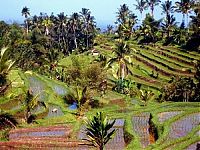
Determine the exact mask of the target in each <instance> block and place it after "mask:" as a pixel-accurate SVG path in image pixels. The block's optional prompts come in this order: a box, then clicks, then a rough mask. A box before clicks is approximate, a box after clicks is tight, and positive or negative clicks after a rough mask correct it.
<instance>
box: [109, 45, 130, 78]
mask: <svg viewBox="0 0 200 150" xmlns="http://www.w3.org/2000/svg"><path fill="white" fill-rule="evenodd" d="M113 53H115V55H116V56H115V57H114V58H111V59H110V60H109V61H108V67H110V66H111V65H112V64H113V63H114V62H117V63H118V65H119V69H118V71H117V74H118V77H119V78H120V79H122V81H123V79H124V78H125V75H127V74H128V73H131V71H130V69H129V67H128V65H132V63H131V61H130V57H129V56H128V54H130V48H129V45H127V43H126V42H124V41H120V42H119V43H118V44H117V48H116V49H114V51H113Z"/></svg>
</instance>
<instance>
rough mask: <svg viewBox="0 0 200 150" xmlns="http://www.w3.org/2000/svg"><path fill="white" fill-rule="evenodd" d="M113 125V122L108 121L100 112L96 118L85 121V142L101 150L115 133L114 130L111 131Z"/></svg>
mask: <svg viewBox="0 0 200 150" xmlns="http://www.w3.org/2000/svg"><path fill="white" fill-rule="evenodd" d="M114 124H115V120H114V121H108V120H107V117H104V115H103V114H102V112H99V113H97V114H96V116H94V117H93V118H91V119H90V120H87V121H86V129H85V132H86V135H87V137H88V139H85V140H87V141H88V142H90V143H91V145H93V146H95V147H98V149H99V150H103V148H104V147H105V145H106V143H108V141H109V140H110V139H112V136H113V135H114V133H115V131H116V129H112V127H113V125H114ZM111 129H112V130H111Z"/></svg>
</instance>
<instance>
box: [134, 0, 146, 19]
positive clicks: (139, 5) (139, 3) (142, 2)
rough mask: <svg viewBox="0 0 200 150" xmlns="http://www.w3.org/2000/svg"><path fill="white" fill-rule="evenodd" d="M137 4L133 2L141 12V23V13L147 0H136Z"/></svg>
mask: <svg viewBox="0 0 200 150" xmlns="http://www.w3.org/2000/svg"><path fill="white" fill-rule="evenodd" d="M136 2H137V4H133V5H134V6H135V7H136V9H137V10H139V11H140V14H141V23H142V13H143V11H144V10H146V9H147V2H146V1H145V0H136Z"/></svg>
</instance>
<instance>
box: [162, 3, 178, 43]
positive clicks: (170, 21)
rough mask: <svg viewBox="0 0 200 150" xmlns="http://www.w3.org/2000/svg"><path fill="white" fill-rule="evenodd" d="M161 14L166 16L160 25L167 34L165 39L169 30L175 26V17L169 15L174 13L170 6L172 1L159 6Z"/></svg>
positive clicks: (172, 7)
mask: <svg viewBox="0 0 200 150" xmlns="http://www.w3.org/2000/svg"><path fill="white" fill-rule="evenodd" d="M161 8H162V13H164V14H166V18H165V22H164V23H163V24H162V26H163V29H164V30H165V31H166V32H167V39H168V38H169V36H170V28H171V27H172V26H173V25H175V17H174V16H173V15H171V13H173V11H174V8H175V7H174V6H172V1H169V0H167V1H165V2H163V3H162V4H161Z"/></svg>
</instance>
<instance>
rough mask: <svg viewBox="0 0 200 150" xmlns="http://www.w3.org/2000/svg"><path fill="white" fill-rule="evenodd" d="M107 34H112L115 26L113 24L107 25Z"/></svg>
mask: <svg viewBox="0 0 200 150" xmlns="http://www.w3.org/2000/svg"><path fill="white" fill-rule="evenodd" d="M106 32H107V34H111V33H112V32H113V26H112V25H110V24H109V25H107V31H106Z"/></svg>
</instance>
